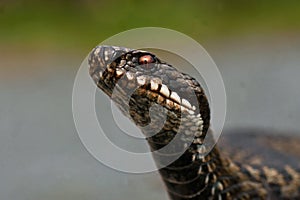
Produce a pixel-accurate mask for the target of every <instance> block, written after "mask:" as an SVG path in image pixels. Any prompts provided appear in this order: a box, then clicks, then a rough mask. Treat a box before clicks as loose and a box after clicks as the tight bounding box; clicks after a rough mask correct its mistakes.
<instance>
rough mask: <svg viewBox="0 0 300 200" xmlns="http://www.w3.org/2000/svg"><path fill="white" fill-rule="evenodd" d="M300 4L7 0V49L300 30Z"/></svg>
mask: <svg viewBox="0 0 300 200" xmlns="http://www.w3.org/2000/svg"><path fill="white" fill-rule="evenodd" d="M299 13H300V1H297V0H294V1H289V0H288V1H283V0H282V1H276V0H209V1H208V0H190V1H182V0H176V1H171V0H166V1H162V0H160V1H157V0H152V1H141V0H129V1H103V0H102V1H96V0H65V1H60V0H46V1H38V0H27V1H26V0H19V1H18V0H4V1H3V0H2V1H0V24H1V28H0V43H1V45H8V44H14V45H21V46H22V45H24V46H33V47H43V48H55V47H58V46H59V47H60V48H73V49H74V48H91V47H93V46H94V45H95V44H97V43H98V42H101V40H103V39H105V38H107V37H109V36H110V35H113V34H116V33H118V32H120V31H124V30H126V29H130V28H136V27H144V26H160V27H165V28H171V29H175V30H178V31H181V32H184V33H186V34H188V35H190V36H192V37H194V38H195V39H197V40H200V41H204V40H206V39H213V38H215V37H223V36H227V35H235V34H247V33H251V34H253V33H256V32H266V33H272V32H274V31H275V32H276V31H277V32H285V31H288V32H295V31H298V32H299V30H300V14H299Z"/></svg>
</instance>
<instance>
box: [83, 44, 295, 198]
mask: <svg viewBox="0 0 300 200" xmlns="http://www.w3.org/2000/svg"><path fill="white" fill-rule="evenodd" d="M88 63H89V67H90V68H89V73H90V76H91V77H92V79H93V80H94V82H95V83H96V84H97V86H98V87H99V88H100V89H101V90H102V91H103V92H104V93H106V94H107V95H108V96H109V97H110V98H111V99H112V100H113V101H114V103H115V104H116V105H117V107H118V108H119V109H120V110H121V111H122V113H123V114H124V115H125V116H127V117H128V118H130V119H131V120H132V121H133V122H134V123H135V124H136V125H137V126H138V127H139V128H140V129H141V131H142V132H143V134H144V135H145V136H147V141H148V144H149V146H150V149H151V151H152V152H153V158H154V160H155V162H156V165H157V166H158V167H160V169H159V173H160V174H161V177H162V179H163V182H164V183H165V186H166V190H167V192H168V194H169V197H170V199H173V200H192V199H211V200H213V199H217V200H224V199H229V200H230V199H245V200H246V199H300V173H299V169H300V165H299V158H300V156H299V154H300V153H299V152H300V147H298V145H299V142H300V139H299V138H296V137H295V138H292V137H287V136H284V135H282V136H279V135H269V136H268V135H265V134H257V133H256V132H257V131H255V130H253V131H251V130H248V131H246V132H247V133H245V134H237V135H235V134H230V135H228V137H225V139H221V140H220V141H219V142H218V144H217V145H215V146H214V147H213V148H212V149H211V150H210V151H209V152H206V151H207V148H206V147H207V146H206V145H207V144H206V143H204V141H206V140H205V139H206V138H208V140H207V141H208V144H209V143H210V142H213V137H212V133H211V130H210V127H209V125H210V109H209V104H208V100H207V97H206V95H205V93H204V91H203V89H202V87H201V86H200V84H199V83H198V82H197V81H196V80H195V79H194V78H192V77H191V76H190V75H188V74H185V73H182V72H180V71H178V70H177V69H176V68H175V67H173V66H171V65H170V64H168V63H166V62H164V61H161V60H160V59H159V58H158V57H157V56H156V55H154V54H152V53H150V52H147V51H143V50H133V49H129V48H124V47H116V46H97V47H95V48H94V49H93V50H92V51H91V53H90V56H89V59H88ZM116 91H117V92H116ZM193 97H195V98H193ZM155 105H158V106H155ZM151 109H152V111H151ZM151 113H156V114H155V115H153V114H151ZM162 121H163V122H164V123H163V126H162V127H161V128H159V125H158V124H160V123H161V122H162ZM154 132H155V133H154ZM177 136H179V141H180V142H175V143H172V141H173V139H174V138H177ZM241 141H242V142H241ZM219 143H220V144H219ZM166 146H168V147H169V151H166V152H160V153H157V152H156V151H157V150H159V149H161V148H164V147H166ZM181 151H183V154H180V155H179V154H178V153H179V152H181ZM175 156H178V157H176V159H175V160H174V161H172V162H168V161H170V160H172V159H173V158H175Z"/></svg>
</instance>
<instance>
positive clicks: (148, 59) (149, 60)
mask: <svg viewBox="0 0 300 200" xmlns="http://www.w3.org/2000/svg"><path fill="white" fill-rule="evenodd" d="M154 62H155V59H154V57H153V56H151V55H144V56H141V57H140V58H139V64H140V65H147V64H151V63H154Z"/></svg>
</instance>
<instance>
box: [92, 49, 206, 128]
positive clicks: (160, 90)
mask: <svg viewBox="0 0 300 200" xmlns="http://www.w3.org/2000/svg"><path fill="white" fill-rule="evenodd" d="M88 62H89V66H90V69H89V73H90V75H91V77H92V78H93V80H94V82H95V83H96V84H97V86H98V87H99V88H100V89H101V90H102V91H104V92H105V93H106V94H107V95H108V96H109V97H111V98H112V99H113V100H114V102H115V103H116V104H117V106H118V107H119V108H120V109H121V111H122V110H123V113H124V114H125V113H126V112H127V113H130V116H131V118H133V120H134V122H135V123H136V124H137V125H139V126H145V125H147V124H149V123H150V121H151V120H150V115H149V108H150V107H151V106H152V105H153V104H154V103H155V104H159V105H160V106H162V107H163V108H164V109H165V110H167V111H168V112H172V113H173V114H175V115H177V116H178V115H181V114H182V113H187V114H188V115H194V116H201V120H203V126H202V130H203V131H204V132H206V131H207V129H208V126H209V119H210V114H209V106H208V101H207V98H206V96H205V94H204V91H203V89H202V88H201V86H200V84H199V83H198V82H197V81H196V80H195V79H194V78H192V77H191V76H189V75H187V74H184V73H182V72H179V71H178V70H177V69H176V68H174V67H173V66H172V65H170V64H168V63H166V62H163V61H161V60H160V59H159V58H158V57H157V56H155V55H154V54H153V53H150V52H147V51H143V50H133V49H129V48H124V47H115V46H97V47H95V48H94V49H93V50H92V51H91V53H90V56H89V60H88ZM116 91H117V92H116ZM125 110H126V111H125ZM158 120H159V119H158Z"/></svg>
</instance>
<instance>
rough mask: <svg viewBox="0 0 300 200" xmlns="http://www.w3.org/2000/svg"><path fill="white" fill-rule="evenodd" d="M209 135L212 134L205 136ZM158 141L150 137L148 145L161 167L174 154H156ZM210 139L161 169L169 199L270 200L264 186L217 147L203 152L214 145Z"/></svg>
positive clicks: (192, 146) (191, 146)
mask: <svg viewBox="0 0 300 200" xmlns="http://www.w3.org/2000/svg"><path fill="white" fill-rule="evenodd" d="M209 132H210V131H209ZM210 136H212V134H211V133H209V134H207V135H206V137H210ZM157 139H158V138H157V135H156V136H153V137H151V138H148V143H149V145H150V147H151V150H152V151H153V157H154V160H155V162H156V164H157V166H158V167H161V166H163V165H166V163H165V161H166V160H167V161H168V159H170V158H173V156H174V155H168V154H161V153H156V152H155V151H157V150H158V147H161V145H157V143H156V142H155V141H156V140H157ZM209 140H210V141H209ZM209 140H208V141H206V144H201V145H199V144H194V143H192V144H191V145H190V147H189V148H188V149H187V150H186V151H185V152H184V153H183V154H182V155H181V156H179V157H178V159H176V160H175V161H174V162H172V163H171V164H168V165H167V166H164V167H162V168H160V169H159V173H160V174H161V177H162V179H163V182H164V183H165V186H166V189H167V191H168V194H169V197H170V199H172V200H191V199H218V200H221V199H255V198H257V199H267V190H266V189H265V185H264V184H263V183H260V182H257V181H256V180H254V179H253V177H251V176H250V175H247V174H245V173H244V171H243V169H242V168H241V166H237V165H236V164H235V163H234V162H232V161H231V160H230V159H228V158H226V157H224V155H221V153H220V151H219V149H218V147H217V145H215V146H214V147H213V148H212V149H211V150H210V152H209V153H206V152H204V151H205V149H207V148H206V146H209V145H211V144H212V142H214V141H213V139H212V137H210V139H209ZM174 148H176V147H174Z"/></svg>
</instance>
